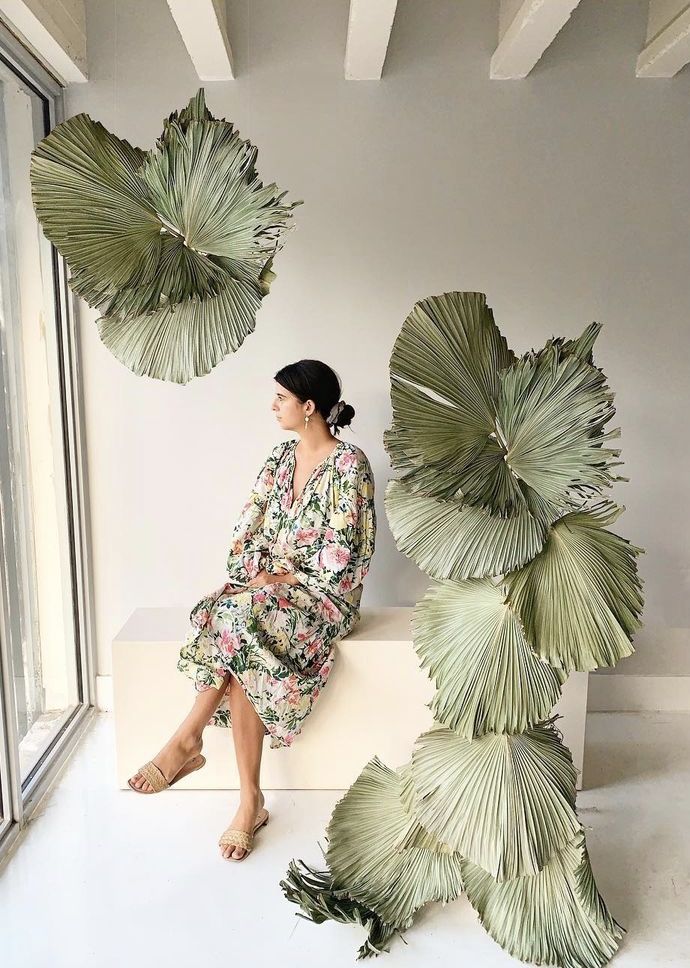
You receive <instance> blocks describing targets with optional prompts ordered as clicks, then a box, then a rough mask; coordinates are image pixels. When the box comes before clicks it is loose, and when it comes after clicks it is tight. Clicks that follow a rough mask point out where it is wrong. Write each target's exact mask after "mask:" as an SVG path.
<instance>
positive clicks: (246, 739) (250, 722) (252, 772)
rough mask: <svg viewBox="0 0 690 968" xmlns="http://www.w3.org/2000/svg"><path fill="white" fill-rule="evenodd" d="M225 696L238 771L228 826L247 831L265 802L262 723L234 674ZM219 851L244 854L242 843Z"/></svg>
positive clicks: (227, 855) (251, 826) (223, 853)
mask: <svg viewBox="0 0 690 968" xmlns="http://www.w3.org/2000/svg"><path fill="white" fill-rule="evenodd" d="M228 697H229V702H230V716H231V719H232V738H233V742H234V744H235V757H236V759H237V769H238V772H239V774H240V805H239V809H238V810H237V813H236V814H235V816H234V817H233V819H232V820H231V821H230V826H232V827H238V828H239V829H240V830H246V831H247V832H248V833H249V832H251V831H252V830H253V829H254V823H255V822H256V818H257V814H258V813H259V811H260V810H261V808H262V807H263V805H264V795H263V793H262V792H261V787H260V773H261V754H262V753H263V740H264V735H265V733H264V724H263V722H262V721H261V719H260V718H259V716H258V715H257V712H256V710H255V709H254V706H253V705H252V704H251V702H250V701H249V699H248V698H247V696H246V695H245V692H244V689H243V688H242V686H241V685H240V684H239V682H238V681H237V680H236V679H235V677H234V676H233V677H232V678H231V680H230V685H229V686H228ZM221 853H222V855H223V857H232V858H234V859H239V858H241V857H243V856H244V854H245V850H244V847H232V846H231V847H221Z"/></svg>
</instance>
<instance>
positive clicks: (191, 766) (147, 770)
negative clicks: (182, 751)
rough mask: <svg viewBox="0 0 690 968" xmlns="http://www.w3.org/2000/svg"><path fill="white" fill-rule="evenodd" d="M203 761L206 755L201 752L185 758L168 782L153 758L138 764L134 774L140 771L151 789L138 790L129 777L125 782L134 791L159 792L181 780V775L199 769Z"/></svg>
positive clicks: (204, 761)
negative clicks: (141, 764) (185, 760)
mask: <svg viewBox="0 0 690 968" xmlns="http://www.w3.org/2000/svg"><path fill="white" fill-rule="evenodd" d="M205 763H206V757H205V756H202V754H201V753H197V754H196V756H192V758H191V759H189V760H187V762H186V763H185V764H184V765H183V766H181V767H180V769H179V770H178V771H177V773H176V774H175V776H174V777H173V778H172V780H170V782H168V780H166V778H165V775H164V774H163V773H162V772H161V770H159V768H158V767H157V766H156V764H155V763H154V762H153V760H149V761H148V763H144V765H143V766H140V767H139V769H138V770H137V771H136V773H135V774H134V775H135V776H136V774H137V773H141V775H142V776H143V778H144V779H145V780H148V782H149V783H150V784H151V786H152V787H153V790H139V789H138V788H137V787H135V786H134V784H133V783H132V781H131V779H129V780H127V783H128V784H129V786H130V787H131V788H132V790H134V792H135V793H146V794H148V793H160V792H161V790H167V789H168V787H171V786H172V785H173V783H177V781H178V780H181V779H182V777H183V776H187V775H188V774H189V773H194V772H195V771H196V770H200V769H201V767H202V766H204V764H205Z"/></svg>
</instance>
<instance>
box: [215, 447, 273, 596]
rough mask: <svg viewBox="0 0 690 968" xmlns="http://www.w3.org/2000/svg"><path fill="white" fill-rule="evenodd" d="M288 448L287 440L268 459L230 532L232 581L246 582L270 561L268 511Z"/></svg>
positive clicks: (230, 575)
mask: <svg viewBox="0 0 690 968" xmlns="http://www.w3.org/2000/svg"><path fill="white" fill-rule="evenodd" d="M284 447H285V443H284V442H282V443H280V444H277V445H276V447H274V448H273V450H272V451H271V453H270V454H269V456H268V457H267V458H266V460H265V461H264V463H263V465H262V467H261V470H260V471H259V473H258V475H257V478H256V481H255V482H254V486H253V487H252V489H251V493H250V494H249V498H248V499H247V501H246V502H245V503H244V505H243V506H242V509H241V511H240V515H239V518H238V519H237V522H236V523H235V526H234V528H233V530H232V533H231V535H230V548H229V551H228V557H227V562H226V570H227V573H228V580H229V582H230V583H232V584H236V585H246V584H247V583H248V582H249V581H251V580H252V579H253V578H255V577H256V576H257V575H258V574H259V573H260V572H261V570H262V569H263V567H264V565H265V564H266V562H267V559H268V542H267V541H266V539H265V537H264V533H263V523H264V514H265V512H266V507H267V505H268V499H269V497H270V494H271V491H272V489H273V483H274V481H275V475H276V471H277V468H278V464H279V462H280V458H281V456H282V453H283V450H284Z"/></svg>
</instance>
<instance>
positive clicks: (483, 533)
mask: <svg viewBox="0 0 690 968" xmlns="http://www.w3.org/2000/svg"><path fill="white" fill-rule="evenodd" d="M384 504H385V509H386V514H387V516H388V522H389V524H390V528H391V531H392V533H393V538H394V539H395V543H396V545H397V547H398V550H399V551H402V553H403V554H404V555H407V556H408V557H409V558H411V559H412V561H414V562H415V564H416V565H418V566H419V567H420V568H421V569H422V571H425V572H426V573H427V574H428V575H430V576H431V577H432V578H437V579H442V578H452V579H455V580H463V579H466V578H485V577H486V576H487V575H501V574H504V573H505V572H507V571H511V570H512V569H514V568H518V567H520V565H523V564H525V562H527V561H529V560H530V558H533V557H534V556H535V555H536V554H537V553H538V551H539V550H540V549H541V547H542V545H543V543H544V539H545V537H546V531H547V528H546V526H545V522H544V521H542V520H539V519H537V518H536V517H534V516H533V515H532V514H530V512H529V511H528V510H523V511H521V512H519V513H517V514H513V515H511V516H509V517H502V516H499V515H492V514H489V512H488V511H485V510H484V509H483V508H478V507H473V506H472V505H467V504H463V503H462V501H442V500H438V499H436V498H433V497H427V496H425V495H422V494H415V493H413V492H411V491H410V490H409V488H408V487H407V486H406V485H405V484H404V483H403V482H402V481H396V480H392V481H389V482H388V484H387V486H386V491H385V495H384Z"/></svg>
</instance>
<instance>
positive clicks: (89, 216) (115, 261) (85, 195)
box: [30, 114, 162, 306]
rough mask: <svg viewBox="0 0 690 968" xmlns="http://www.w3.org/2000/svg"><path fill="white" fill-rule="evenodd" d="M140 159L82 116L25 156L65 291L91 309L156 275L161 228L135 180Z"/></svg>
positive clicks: (36, 204) (126, 145) (140, 154)
mask: <svg viewBox="0 0 690 968" xmlns="http://www.w3.org/2000/svg"><path fill="white" fill-rule="evenodd" d="M145 158H146V152H144V151H141V149H139V148H134V147H132V145H130V144H129V143H128V142H127V141H121V140H120V139H119V138H116V137H115V135H114V134H111V133H110V132H109V131H108V130H107V129H106V128H104V127H103V125H102V124H101V123H100V122H99V121H92V120H91V118H90V117H89V116H88V115H87V114H77V115H75V116H74V117H72V118H68V119H67V120H66V121H63V122H62V123H61V124H59V125H57V127H55V128H54V129H53V130H52V131H51V132H50V134H48V135H47V136H46V137H45V138H44V139H43V140H42V141H40V142H39V143H38V145H37V146H36V148H35V149H34V150H33V152H32V153H31V165H30V177H31V197H32V200H33V204H34V208H35V210H36V214H37V216H38V218H39V220H40V222H41V226H42V228H43V231H44V232H45V234H46V236H47V237H48V238H49V239H50V241H51V242H52V243H53V245H55V246H56V248H57V249H59V251H60V252H61V253H62V255H63V256H64V257H65V259H66V260H67V262H68V264H69V267H70V269H71V272H72V278H71V280H70V285H71V287H72V288H73V289H74V291H75V292H77V293H78V294H79V295H80V296H83V298H84V299H86V301H87V302H88V303H89V304H90V305H92V306H99V305H101V304H102V303H103V302H105V301H106V300H107V299H108V297H109V294H110V293H112V292H113V291H114V290H116V289H117V288H124V287H126V286H131V287H134V288H136V287H140V286H144V285H146V284H147V283H150V282H151V281H152V280H153V279H154V278H155V274H156V271H157V267H158V263H159V261H160V258H161V248H162V240H161V223H160V220H159V219H158V218H157V216H156V212H155V209H154V207H153V204H152V203H151V200H150V199H149V198H148V195H147V192H146V186H145V185H144V183H143V182H142V180H141V178H140V177H139V175H138V170H139V169H140V168H141V165H142V164H143V162H144V159H145Z"/></svg>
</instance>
